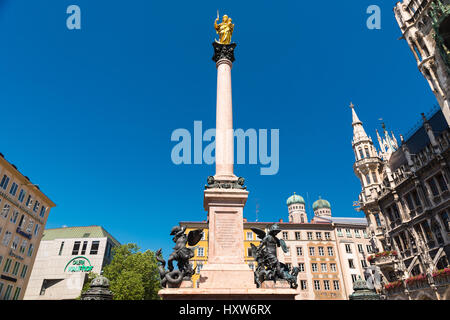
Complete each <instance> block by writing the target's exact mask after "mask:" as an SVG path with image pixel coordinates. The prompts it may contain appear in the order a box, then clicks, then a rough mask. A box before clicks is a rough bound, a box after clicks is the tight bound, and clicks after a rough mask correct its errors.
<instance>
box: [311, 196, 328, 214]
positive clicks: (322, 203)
mask: <svg viewBox="0 0 450 320" xmlns="http://www.w3.org/2000/svg"><path fill="white" fill-rule="evenodd" d="M323 208H327V209H331V205H330V203H329V202H328V201H327V200H325V199H321V198H320V197H319V200H317V201H315V202H314V203H313V210H314V211H316V210H317V209H323Z"/></svg>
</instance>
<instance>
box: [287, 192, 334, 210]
mask: <svg viewBox="0 0 450 320" xmlns="http://www.w3.org/2000/svg"><path fill="white" fill-rule="evenodd" d="M296 203H299V204H303V205H304V204H305V200H304V199H303V197H302V196H299V195H298V194H295V193H294V194H293V195H292V196H290V197H289V198H288V199H287V201H286V204H287V205H288V206H290V205H291V204H296ZM312 207H313V210H314V211H316V210H318V209H331V205H330V203H329V202H328V201H327V200H325V199H322V198H320V197H319V200H317V201H315V202H314V203H313V205H312Z"/></svg>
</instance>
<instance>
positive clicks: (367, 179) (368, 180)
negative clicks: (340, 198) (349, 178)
mask: <svg viewBox="0 0 450 320" xmlns="http://www.w3.org/2000/svg"><path fill="white" fill-rule="evenodd" d="M366 183H367V185H369V184H370V183H371V182H370V174H366Z"/></svg>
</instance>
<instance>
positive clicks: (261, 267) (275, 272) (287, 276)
mask: <svg viewBox="0 0 450 320" xmlns="http://www.w3.org/2000/svg"><path fill="white" fill-rule="evenodd" d="M251 230H252V231H253V232H254V233H256V234H257V236H258V238H260V239H261V243H260V244H259V246H258V247H257V246H255V245H254V244H251V246H252V256H253V258H255V260H256V262H257V264H258V266H257V268H256V270H255V272H254V274H255V284H256V286H257V287H258V288H260V287H261V284H262V283H263V282H264V281H266V280H273V281H274V282H276V281H277V280H286V281H287V282H288V283H289V285H290V287H291V288H293V289H296V288H297V287H298V284H297V275H298V272H299V269H298V267H295V268H293V269H292V270H291V268H290V267H289V266H288V265H286V264H284V263H281V262H279V261H278V258H277V247H281V249H282V250H283V252H285V253H286V252H287V251H288V248H287V246H286V243H285V242H284V240H283V239H278V238H277V237H276V235H277V234H278V233H279V232H280V231H281V229H280V228H279V226H278V225H277V224H274V225H272V226H270V228H269V232H268V233H267V234H266V233H265V232H264V231H263V230H260V229H257V228H252V229H251Z"/></svg>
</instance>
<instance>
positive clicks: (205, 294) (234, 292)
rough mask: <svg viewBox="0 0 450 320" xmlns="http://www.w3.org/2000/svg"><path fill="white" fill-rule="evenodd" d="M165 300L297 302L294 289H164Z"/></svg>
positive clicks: (162, 291) (161, 294)
mask: <svg viewBox="0 0 450 320" xmlns="http://www.w3.org/2000/svg"><path fill="white" fill-rule="evenodd" d="M158 294H159V295H160V296H161V298H162V299H163V300H296V294H297V293H296V292H295V290H294V289H262V288H258V289H200V288H197V289H181V288H180V289H163V290H160V291H159V292H158Z"/></svg>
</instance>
